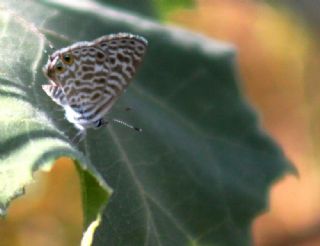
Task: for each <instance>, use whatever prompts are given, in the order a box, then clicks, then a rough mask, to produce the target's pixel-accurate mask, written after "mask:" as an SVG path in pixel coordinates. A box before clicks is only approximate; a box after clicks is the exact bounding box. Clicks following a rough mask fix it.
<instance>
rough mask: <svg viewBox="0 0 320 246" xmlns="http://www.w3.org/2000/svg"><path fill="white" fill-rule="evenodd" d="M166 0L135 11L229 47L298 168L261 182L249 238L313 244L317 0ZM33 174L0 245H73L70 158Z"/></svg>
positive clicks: (319, 102)
mask: <svg viewBox="0 0 320 246" xmlns="http://www.w3.org/2000/svg"><path fill="white" fill-rule="evenodd" d="M107 2H108V1H107ZM110 2H111V3H113V4H115V1H110ZM128 2H129V4H128V7H130V1H128ZM132 2H133V1H132ZM172 2H174V3H175V4H172ZM172 2H171V3H170V1H165V0H162V1H161V0H158V1H154V2H151V1H149V4H148V5H146V6H147V7H146V8H145V10H144V11H145V12H144V13H143V14H145V15H148V13H156V14H157V16H158V18H159V21H162V22H165V23H167V24H170V25H178V26H182V27H184V28H187V29H191V30H193V31H195V32H199V33H202V34H203V35H206V36H209V37H212V38H214V39H220V40H224V41H227V42H230V43H233V44H234V46H235V47H236V48H237V50H238V55H237V61H238V69H239V73H240V74H241V78H242V85H241V87H242V89H243V93H245V95H246V97H247V99H248V101H249V102H250V103H251V104H252V105H253V106H254V107H255V108H256V109H257V111H258V113H259V115H260V118H261V124H262V125H263V127H264V128H265V129H266V130H267V131H268V132H269V134H271V135H272V136H273V138H274V139H275V140H276V142H277V143H278V144H279V145H280V146H281V147H282V148H283V150H284V152H285V153H286V155H287V156H288V158H289V159H290V160H291V161H292V163H293V165H294V166H295V167H296V168H297V170H298V173H299V175H298V176H293V175H288V176H286V177H284V178H283V179H282V180H279V181H278V182H277V183H275V184H274V186H273V187H272V188H271V192H270V207H269V210H268V211H266V212H265V213H263V214H261V215H260V216H259V217H257V218H256V220H255V221H253V224H252V233H253V240H254V245H258V246H265V245H266V246H267V245H320V196H319V194H320V168H319V154H318V149H319V140H318V139H319V136H320V124H319V123H320V122H319V114H320V98H319V96H318V95H319V91H320V85H319V82H320V69H319V68H320V42H319V26H320V17H319V15H318V12H319V10H320V1H316V0H291V1H290V0H287V1H254V0H196V1H183V0H182V1H172ZM133 11H135V10H134V9H133ZM36 178H37V179H36V180H37V182H36V183H35V184H33V185H31V186H30V187H28V188H27V192H26V196H23V197H20V198H18V199H16V200H15V201H14V202H13V203H12V206H11V207H10V209H9V211H8V217H7V219H6V220H5V221H3V220H0V238H1V241H0V246H5V245H25V244H23V242H24V243H25V242H30V245H52V246H53V245H54V246H60V245H78V244H79V241H80V238H81V235H82V233H81V229H82V226H81V224H82V216H81V205H80V201H81V198H80V188H79V180H78V177H77V174H76V170H75V168H74V166H73V164H72V161H71V160H69V159H67V158H63V159H61V160H58V161H57V165H55V167H54V168H53V170H52V171H51V172H50V173H49V174H39V175H37V177H36ZM49 187H50V189H49ZM66 187H67V188H66ZM61 204H63V207H62V206H61ZM6 240H7V241H6Z"/></svg>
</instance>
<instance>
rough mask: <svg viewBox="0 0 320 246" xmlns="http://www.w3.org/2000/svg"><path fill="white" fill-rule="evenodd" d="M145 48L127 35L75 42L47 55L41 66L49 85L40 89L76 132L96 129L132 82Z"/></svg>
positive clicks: (140, 41)
mask: <svg viewBox="0 0 320 246" xmlns="http://www.w3.org/2000/svg"><path fill="white" fill-rule="evenodd" d="M146 48H147V41H146V40H145V39H144V38H142V37H140V36H137V35H132V34H128V33H119V34H112V35H106V36H102V37H100V38H98V39H96V40H94V41H92V42H78V43H75V44H73V45H71V46H69V47H66V48H62V49H60V50H57V51H56V52H54V53H53V54H52V55H51V56H50V58H49V60H48V62H47V64H46V65H45V67H44V73H45V75H46V76H47V77H48V79H49V82H50V84H46V85H43V86H42V88H43V90H44V91H45V92H46V93H47V95H48V96H50V97H51V98H52V100H53V101H54V102H55V103H57V104H58V105H60V106H62V107H63V108H64V110H65V113H66V118H67V120H68V121H69V122H71V123H73V124H74V125H75V126H76V127H77V128H78V129H80V131H83V132H85V130H86V129H87V128H97V127H100V126H102V125H103V119H104V117H105V115H106V114H107V112H108V111H109V110H110V109H111V107H112V106H113V104H114V102H115V101H116V100H117V99H118V98H119V96H120V95H121V93H122V92H123V91H124V90H125V89H126V88H127V86H128V85H129V83H130V82H131V81H132V78H133V76H134V74H135V73H136V70H137V68H138V66H139V65H140V63H141V61H142V59H143V56H144V53H145V51H146Z"/></svg>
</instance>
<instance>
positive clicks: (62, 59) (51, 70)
mask: <svg viewBox="0 0 320 246" xmlns="http://www.w3.org/2000/svg"><path fill="white" fill-rule="evenodd" d="M73 63H74V55H73V54H72V53H71V52H70V51H67V52H61V51H56V52H55V53H53V54H52V55H51V56H50V57H49V59H48V62H47V64H46V65H45V67H44V68H43V72H44V74H45V75H46V76H47V77H48V78H49V79H50V81H52V82H53V83H55V84H61V78H62V77H63V75H64V73H65V72H66V71H67V70H68V69H69V68H70V66H72V65H73Z"/></svg>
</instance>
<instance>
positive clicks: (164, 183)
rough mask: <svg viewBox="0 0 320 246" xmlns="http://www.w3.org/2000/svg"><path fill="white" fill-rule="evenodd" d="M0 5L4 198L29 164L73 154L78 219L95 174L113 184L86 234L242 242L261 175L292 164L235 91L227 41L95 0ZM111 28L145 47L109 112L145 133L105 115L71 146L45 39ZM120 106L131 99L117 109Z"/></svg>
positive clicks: (92, 207) (95, 187)
mask: <svg viewBox="0 0 320 246" xmlns="http://www.w3.org/2000/svg"><path fill="white" fill-rule="evenodd" d="M2 4H3V7H2V11H1V15H0V21H1V22H0V25H1V29H2V32H1V39H0V48H1V49H0V60H1V64H2V67H1V70H0V78H1V84H0V89H1V90H0V113H1V116H2V117H1V121H0V131H1V145H0V149H1V152H0V160H1V162H0V175H1V177H0V191H1V197H0V202H1V204H3V208H4V207H5V205H7V203H8V201H9V200H10V199H11V198H12V197H14V196H15V195H17V194H18V193H19V190H21V189H22V188H23V186H24V185H25V184H26V183H28V182H30V180H31V176H32V173H33V172H34V171H36V170H38V169H46V168H47V167H50V165H52V162H53V161H54V159H56V158H57V157H59V156H71V157H72V158H74V159H75V160H76V161H77V164H78V167H79V168H78V170H79V173H80V177H81V179H82V181H83V182H82V190H83V205H84V206H83V207H84V216H85V218H86V219H85V228H87V227H88V226H89V225H90V224H91V223H92V222H93V221H94V220H95V219H96V218H97V217H99V216H98V215H99V214H98V213H99V211H100V209H101V208H102V207H103V206H104V204H105V202H106V200H107V198H108V194H110V190H109V189H108V187H107V185H106V184H105V183H104V182H103V181H102V179H101V178H100V175H99V173H100V174H101V175H102V176H103V177H104V180H105V181H106V182H107V183H108V184H109V185H110V186H111V187H112V189H113V190H114V192H113V195H112V196H111V198H110V200H109V203H108V206H107V208H106V210H105V212H104V214H103V216H102V218H103V223H102V225H101V226H100V227H99V228H98V231H97V235H96V237H95V240H94V244H95V245H106V244H107V243H108V245H246V244H248V243H249V242H250V224H251V222H252V219H253V218H254V217H255V216H256V215H257V214H258V213H259V212H262V211H263V210H264V209H265V208H266V207H267V195H268V191H269V188H270V185H271V184H272V182H273V181H274V180H276V179H278V178H279V177H281V175H283V173H284V171H286V170H290V165H289V164H288V162H287V160H286V158H285V157H284V156H283V153H282V151H281V150H280V149H279V148H278V147H277V146H276V145H275V144H274V143H273V141H272V140H271V139H270V138H269V137H268V136H267V135H266V134H265V133H264V132H263V131H262V130H261V129H260V125H259V123H258V122H257V117H256V115H255V113H254V112H253V110H252V109H251V107H250V106H249V105H248V103H247V102H246V101H245V99H244V97H243V96H242V94H241V91H240V90H239V87H238V86H239V78H238V75H237V69H236V67H235V55H234V50H233V48H232V47H231V46H229V45H226V44H224V43H220V42H217V41H215V40H210V39H207V38H205V37H202V36H200V35H197V34H194V33H191V32H187V31H184V30H180V29H178V28H173V27H166V26H162V25H160V24H157V23H155V22H152V21H150V20H146V19H142V18H139V17H137V16H134V15H131V14H128V13H125V12H119V11H116V10H114V9H112V8H109V7H107V6H106V5H103V4H101V3H95V2H89V1H65V2H62V1H50V2H42V3H39V2H38V1H35V2H32V1H8V2H3V3H2ZM119 31H121V32H124V31H125V32H132V33H135V34H140V35H142V36H144V37H146V38H147V39H148V40H149V43H150V46H149V49H148V51H147V55H146V57H145V61H144V64H143V65H142V66H141V69H140V71H139V73H138V75H137V77H136V79H135V81H134V82H133V84H132V85H131V86H130V87H129V89H128V90H127V92H126V93H125V94H124V95H123V96H122V97H121V99H120V100H119V102H118V103H117V105H116V108H115V109H114V110H113V111H112V112H111V113H110V118H112V117H118V118H121V119H124V120H126V121H128V122H130V123H134V124H135V125H138V126H139V127H141V128H143V132H142V133H136V132H134V131H131V130H130V129H128V128H124V127H121V126H118V125H109V126H108V127H106V128H104V129H100V130H99V131H89V134H88V136H87V138H86V139H85V141H83V142H82V143H80V144H79V146H73V145H72V144H70V141H69V140H68V139H69V138H71V137H72V136H74V134H75V133H76V131H75V130H74V129H73V127H72V126H71V125H70V123H68V122H67V121H66V120H63V112H59V111H56V110H55V109H58V107H57V106H56V105H55V104H54V103H53V102H52V101H51V100H50V98H48V97H47V96H46V95H45V93H44V92H43V91H42V90H41V84H44V83H46V81H45V78H44V76H43V75H42V73H41V67H42V66H43V65H44V63H45V61H46V59H47V56H46V54H45V52H52V51H51V49H50V48H49V46H48V43H49V42H51V43H52V44H54V46H55V47H57V48H60V47H63V46H67V45H69V44H71V43H72V42H74V41H78V40H92V39H94V38H96V37H98V36H101V35H104V34H107V33H113V32H119ZM43 35H44V36H43ZM48 41H49V42H48ZM126 106H130V107H132V108H133V109H134V110H133V111H132V112H123V108H125V107H126ZM64 133H65V134H66V135H67V136H68V137H66V136H65V134H64ZM26 156H27V157H28V158H26ZM93 165H94V166H95V168H94V167H93ZM96 169H97V170H98V171H99V173H98V172H97V171H96ZM92 225H96V223H95V224H92ZM92 228H93V226H92V227H91V228H90V229H92ZM87 235H88V234H87Z"/></svg>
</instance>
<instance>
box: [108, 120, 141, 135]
mask: <svg viewBox="0 0 320 246" xmlns="http://www.w3.org/2000/svg"><path fill="white" fill-rule="evenodd" d="M112 120H113V121H114V122H117V123H119V124H121V125H123V126H126V127H129V128H131V129H132V130H135V131H137V132H142V129H141V128H139V127H135V126H133V125H130V124H128V123H126V122H124V121H122V120H118V119H112Z"/></svg>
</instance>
